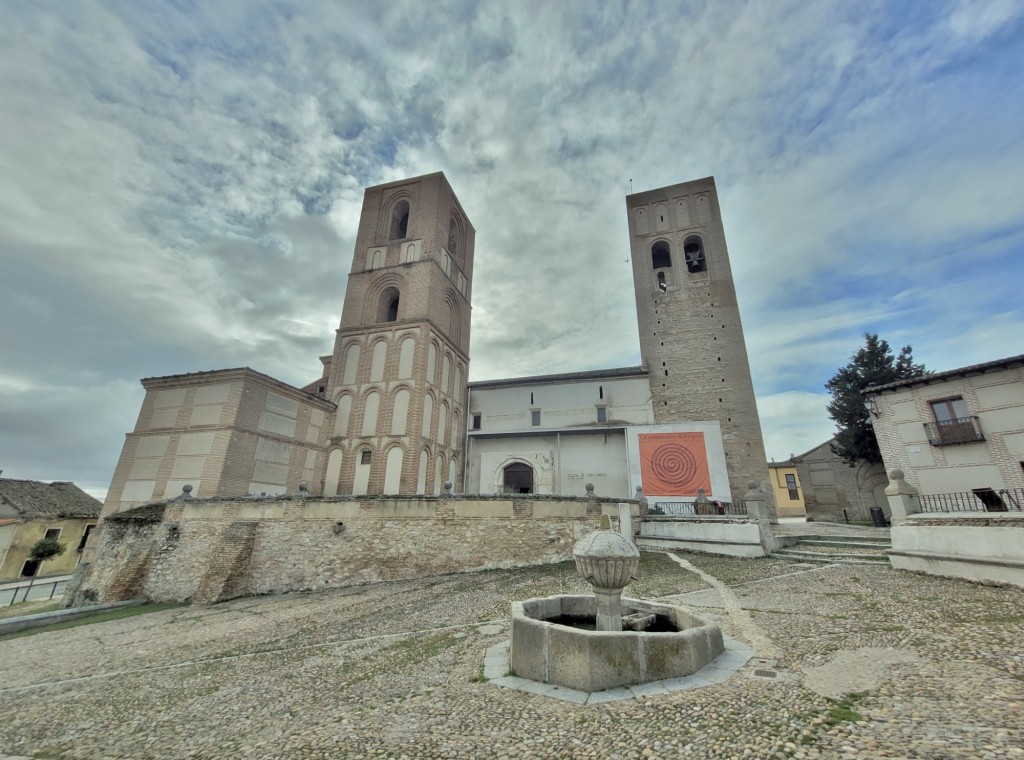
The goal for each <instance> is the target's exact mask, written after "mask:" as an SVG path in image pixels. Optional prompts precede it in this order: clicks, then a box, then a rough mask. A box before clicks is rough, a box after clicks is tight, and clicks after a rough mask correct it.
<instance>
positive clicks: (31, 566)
mask: <svg viewBox="0 0 1024 760" xmlns="http://www.w3.org/2000/svg"><path fill="white" fill-rule="evenodd" d="M38 572H39V561H38V560H34V559H27V560H25V564H24V565H22V566H21V577H22V578H35V577H36V573H38Z"/></svg>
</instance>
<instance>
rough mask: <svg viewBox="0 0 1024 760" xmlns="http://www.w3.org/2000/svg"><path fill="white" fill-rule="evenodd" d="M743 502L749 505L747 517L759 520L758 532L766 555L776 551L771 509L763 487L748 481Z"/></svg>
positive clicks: (755, 482) (753, 481)
mask: <svg viewBox="0 0 1024 760" xmlns="http://www.w3.org/2000/svg"><path fill="white" fill-rule="evenodd" d="M743 501H744V502H746V505H747V517H749V518H751V519H754V520H757V527H758V531H759V532H760V534H761V548H763V549H764V553H765V554H771V553H772V551H773V550H774V549H775V535H774V534H773V533H772V525H771V516H772V513H771V507H770V506H769V505H768V501H767V500H766V499H765V497H764V494H763V493H762V492H761V486H760V484H758V482H757V481H756V480H748V481H747V492H746V493H745V494H744V495H743Z"/></svg>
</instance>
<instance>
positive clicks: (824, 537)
mask: <svg viewBox="0 0 1024 760" xmlns="http://www.w3.org/2000/svg"><path fill="white" fill-rule="evenodd" d="M781 535H783V536H785V537H786V538H795V539H796V540H797V541H801V542H804V541H805V542H807V543H818V542H820V541H843V542H848V543H858V544H868V545H874V544H889V543H890V542H891V539H890V537H889V534H888V533H884V534H883V535H880V536H842V535H829V534H820V533H783V534H781Z"/></svg>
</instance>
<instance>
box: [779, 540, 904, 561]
mask: <svg viewBox="0 0 1024 760" xmlns="http://www.w3.org/2000/svg"><path fill="white" fill-rule="evenodd" d="M783 548H785V549H794V550H796V551H798V552H811V553H812V554H867V555H874V556H877V557H883V556H885V553H886V551H888V550H889V549H890V548H891V547H890V546H889V545H888V544H885V545H881V544H872V545H866V544H856V545H854V544H811V543H808V542H806V541H801V542H800V543H797V544H790V545H789V546H786V547H783Z"/></svg>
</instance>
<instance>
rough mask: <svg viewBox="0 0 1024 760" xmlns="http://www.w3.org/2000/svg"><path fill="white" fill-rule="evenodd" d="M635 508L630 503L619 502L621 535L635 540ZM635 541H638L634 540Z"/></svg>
mask: <svg viewBox="0 0 1024 760" xmlns="http://www.w3.org/2000/svg"><path fill="white" fill-rule="evenodd" d="M632 511H633V508H632V506H631V505H629V504H623V503H621V502H620V503H619V535H620V536H622V537H623V538H627V539H629V540H630V541H633V514H632ZM633 543H636V542H635V541H633Z"/></svg>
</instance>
